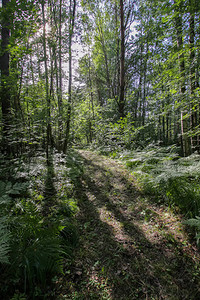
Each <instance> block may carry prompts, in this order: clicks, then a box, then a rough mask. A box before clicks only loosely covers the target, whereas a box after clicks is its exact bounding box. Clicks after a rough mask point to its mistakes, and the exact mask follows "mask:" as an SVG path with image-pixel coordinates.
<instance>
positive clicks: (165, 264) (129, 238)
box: [66, 151, 199, 299]
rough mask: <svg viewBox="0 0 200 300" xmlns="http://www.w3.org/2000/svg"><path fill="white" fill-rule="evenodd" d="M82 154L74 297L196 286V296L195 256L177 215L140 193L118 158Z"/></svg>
mask: <svg viewBox="0 0 200 300" xmlns="http://www.w3.org/2000/svg"><path fill="white" fill-rule="evenodd" d="M80 154H81V156H83V158H84V161H85V163H86V165H85V167H86V170H85V173H84V176H83V179H82V181H81V183H80V186H79V188H78V192H77V197H78V198H79V206H80V211H79V216H78V220H79V222H80V224H81V228H80V230H81V235H82V236H81V248H80V252H79V253H77V256H76V260H75V261H76V264H77V265H79V267H80V268H81V273H80V276H79V278H78V281H77V284H75V286H74V293H75V294H76V297H77V298H78V297H79V296H80V297H81V295H84V297H85V299H87V298H92V297H96V298H98V297H99V298H102V299H104V298H103V297H105V299H147V298H149V299H152V298H154V297H158V299H170V297H176V298H177V299H180V298H182V297H185V295H186V297H188V298H189V297H191V295H192V294H194V290H195V289H196V292H195V294H196V295H195V296H194V299H195V297H198V295H199V294H198V293H199V292H198V280H197V279H195V275H194V274H195V270H196V267H195V265H196V264H197V265H198V261H199V256H196V257H195V253H196V250H197V249H196V247H195V245H194V244H190V241H189V239H188V236H187V234H186V233H185V232H184V228H183V227H182V225H181V220H180V218H179V217H178V216H175V215H174V214H173V212H172V211H170V210H169V209H168V208H167V207H165V206H163V207H162V208H160V207H159V206H158V205H156V204H152V202H149V201H148V198H145V199H144V195H142V194H141V192H140V191H138V190H137V186H136V185H135V182H134V181H133V178H132V177H131V176H130V175H129V174H128V173H127V171H125V169H124V167H123V166H122V165H120V164H119V163H116V162H115V161H112V160H110V159H105V158H103V157H102V156H97V155H96V154H93V153H91V152H87V151H80ZM117 181H119V185H120V188H119V190H120V191H119V190H118V193H117V194H116V187H117ZM125 199H126V201H125ZM138 206H139V207H140V208H139V209H138ZM191 278H193V279H192V282H190V286H188V280H190V279H191ZM66 280H68V279H66ZM76 286H77V288H79V289H80V291H79V292H77V290H76ZM75 291H76V292H75ZM72 294H73V289H72ZM75 294H74V295H75ZM105 294H106V295H105ZM78 295H79V296H78ZM96 298H95V299H96Z"/></svg>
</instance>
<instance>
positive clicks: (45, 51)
mask: <svg viewBox="0 0 200 300" xmlns="http://www.w3.org/2000/svg"><path fill="white" fill-rule="evenodd" d="M41 6H42V20H43V51H44V70H45V90H46V105H47V116H46V118H47V128H46V158H47V164H49V163H50V161H49V146H50V145H51V100H50V95H49V78H48V66H47V49H46V20H45V11H44V1H42V3H41Z"/></svg>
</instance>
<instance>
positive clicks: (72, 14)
mask: <svg viewBox="0 0 200 300" xmlns="http://www.w3.org/2000/svg"><path fill="white" fill-rule="evenodd" d="M69 9H70V15H69V86H68V107H67V121H66V132H65V141H64V145H63V152H64V153H65V152H66V150H67V147H68V144H69V132H70V122H71V105H72V37H73V32H74V21H75V13H76V0H73V8H72V0H70V8H69Z"/></svg>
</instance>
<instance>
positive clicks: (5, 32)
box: [0, 0, 11, 156]
mask: <svg viewBox="0 0 200 300" xmlns="http://www.w3.org/2000/svg"><path fill="white" fill-rule="evenodd" d="M9 2H10V1H9V0H2V7H3V8H6V7H7V5H8V3H9ZM9 37H10V30H9V22H8V18H7V17H5V19H4V17H3V19H2V29H1V49H2V56H1V58H0V65H1V109H2V135H3V140H2V150H3V152H5V154H7V155H8V156H9V155H10V153H11V148H10V145H9V144H10V143H9V138H10V125H11V124H10V123H11V122H10V121H11V95H10V87H9V52H8V45H9Z"/></svg>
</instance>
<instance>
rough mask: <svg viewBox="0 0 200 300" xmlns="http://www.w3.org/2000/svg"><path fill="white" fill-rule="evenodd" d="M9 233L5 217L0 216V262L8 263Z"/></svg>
mask: <svg viewBox="0 0 200 300" xmlns="http://www.w3.org/2000/svg"><path fill="white" fill-rule="evenodd" d="M9 244H10V233H9V231H8V228H7V225H6V218H5V217H3V218H0V263H5V264H8V263H9V251H10V245H9Z"/></svg>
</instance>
